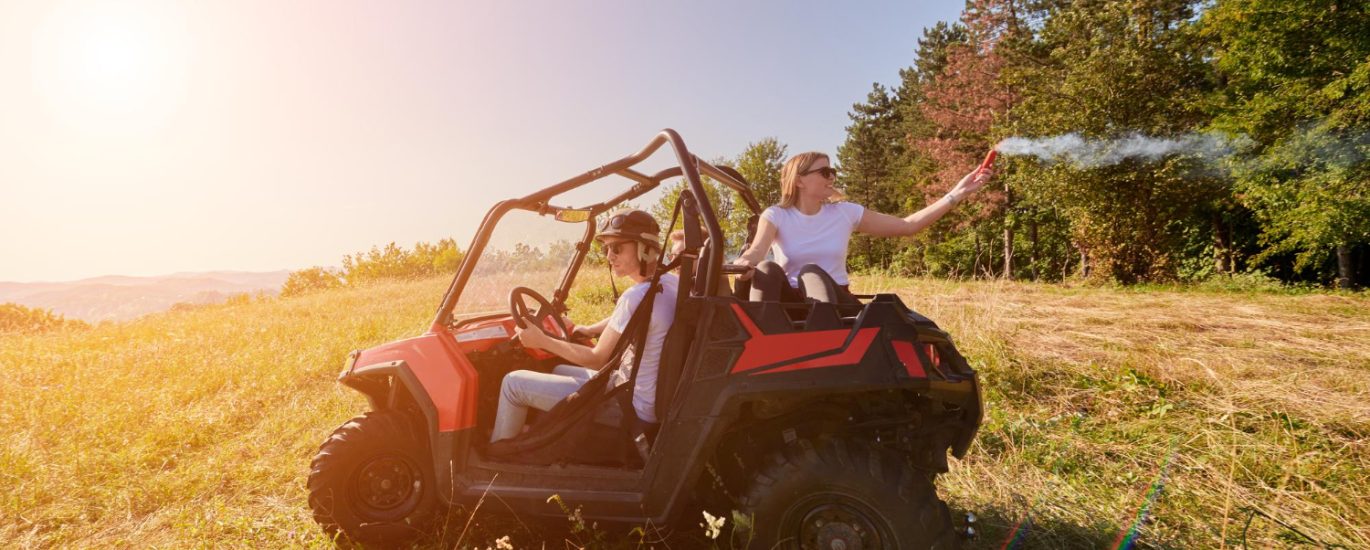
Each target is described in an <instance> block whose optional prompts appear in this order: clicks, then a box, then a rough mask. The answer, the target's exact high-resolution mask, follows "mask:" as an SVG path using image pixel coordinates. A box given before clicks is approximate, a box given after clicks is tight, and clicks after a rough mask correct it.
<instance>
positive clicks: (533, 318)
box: [509, 286, 570, 349]
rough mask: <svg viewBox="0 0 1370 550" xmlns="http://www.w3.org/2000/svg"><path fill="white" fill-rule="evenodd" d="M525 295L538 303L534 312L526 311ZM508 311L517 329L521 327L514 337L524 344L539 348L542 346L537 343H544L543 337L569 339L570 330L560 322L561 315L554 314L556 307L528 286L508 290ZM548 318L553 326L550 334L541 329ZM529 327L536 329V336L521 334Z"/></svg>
mask: <svg viewBox="0 0 1370 550" xmlns="http://www.w3.org/2000/svg"><path fill="white" fill-rule="evenodd" d="M525 296H527V297H531V298H532V299H533V300H534V301H536V302H537V303H538V310H537V311H536V312H534V313H529V312H528V304H526V303H524V302H523V298H524V297H525ZM509 313H510V314H511V315H512V316H513V317H514V324H515V325H517V326H518V328H519V329H522V330H518V331H517V332H516V337H517V338H518V339H519V341H521V342H523V345H524V346H527V347H532V348H539V349H541V347H542V346H540V345H538V344H539V343H544V345H545V342H546V340H544V339H554V340H563V341H569V339H570V338H569V335H570V331H569V330H567V329H566V324H565V323H564V322H562V319H561V316H560V315H556V308H554V307H552V303H551V302H548V301H547V299H546V298H543V297H542V295H541V294H538V293H537V292H535V291H533V290H532V289H530V288H527V287H521V286H520V287H515V288H514V289H513V290H511V291H509ZM548 319H551V325H552V328H553V331H552V333H551V334H548V333H546V332H543V330H542V327H543V326H545V325H544V323H545V322H546V321H547V320H548ZM530 328H532V329H536V332H537V333H538V336H532V337H531V340H530V339H529V337H527V336H523V334H524V331H527V330H528V329H530Z"/></svg>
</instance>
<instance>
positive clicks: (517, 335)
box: [514, 324, 556, 349]
mask: <svg viewBox="0 0 1370 550" xmlns="http://www.w3.org/2000/svg"><path fill="white" fill-rule="evenodd" d="M514 339H515V340H518V341H519V342H521V343H523V347H525V348H529V349H546V348H547V343H548V342H551V341H553V340H556V338H553V337H552V336H550V335H548V334H547V333H546V332H543V331H542V329H541V328H539V327H538V326H537V325H536V324H529V325H528V326H526V327H523V328H515V329H514Z"/></svg>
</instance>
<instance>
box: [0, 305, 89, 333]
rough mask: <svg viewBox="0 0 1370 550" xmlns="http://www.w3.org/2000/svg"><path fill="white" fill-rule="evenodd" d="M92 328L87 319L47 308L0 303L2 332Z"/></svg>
mask: <svg viewBox="0 0 1370 550" xmlns="http://www.w3.org/2000/svg"><path fill="white" fill-rule="evenodd" d="M66 328H77V329H84V328H90V325H89V324H87V323H86V322H85V321H80V320H76V319H67V318H65V317H63V316H61V315H58V314H55V313H53V312H51V311H49V310H46V309H38V308H28V307H24V306H21V305H19V304H9V303H6V304H0V334H11V333H19V334H36V333H39V332H47V331H50V330H58V329H66Z"/></svg>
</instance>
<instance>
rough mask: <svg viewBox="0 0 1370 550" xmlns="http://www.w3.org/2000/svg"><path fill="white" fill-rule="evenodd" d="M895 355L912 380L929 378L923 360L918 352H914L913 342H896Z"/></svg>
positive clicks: (894, 343)
mask: <svg viewBox="0 0 1370 550" xmlns="http://www.w3.org/2000/svg"><path fill="white" fill-rule="evenodd" d="M892 344H893V345H894V354H895V355H898V356H899V362H900V363H903V364H904V370H905V371H907V372H908V373H909V377H910V378H927V377H928V372H927V370H925V369H924V368H923V360H922V359H920V358H919V357H918V352H916V351H914V350H913V342H904V341H901V340H896V341H894V342H892Z"/></svg>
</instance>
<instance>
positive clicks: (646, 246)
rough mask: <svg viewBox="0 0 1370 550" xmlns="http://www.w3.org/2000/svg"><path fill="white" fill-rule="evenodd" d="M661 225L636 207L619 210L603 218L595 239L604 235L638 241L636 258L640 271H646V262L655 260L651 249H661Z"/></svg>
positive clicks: (600, 238) (601, 239) (598, 239)
mask: <svg viewBox="0 0 1370 550" xmlns="http://www.w3.org/2000/svg"><path fill="white" fill-rule="evenodd" d="M660 233H661V226H660V225H657V223H656V218H653V217H652V215H651V214H648V213H646V212H643V211H641V210H636V209H625V210H619V211H618V212H615V213H613V214H612V215H610V216H609V218H608V219H606V220H604V223H603V224H602V225H600V227H599V234H598V235H595V240H597V241H603V240H604V238H605V237H621V238H625V239H632V240H633V241H636V242H637V243H638V245H639V246H638V247H637V259H638V262H639V263H640V264H641V269H642V272H643V273H644V274H645V273H646V271H647V264H648V263H650V262H654V261H656V255H654V254H653V251H656V252H660V251H661V235H660Z"/></svg>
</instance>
